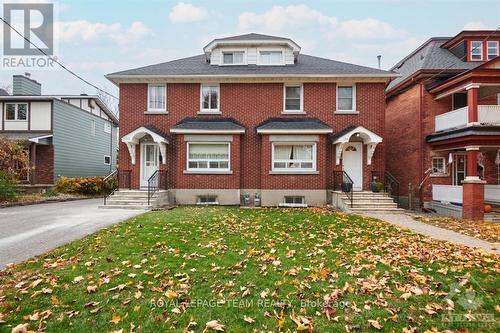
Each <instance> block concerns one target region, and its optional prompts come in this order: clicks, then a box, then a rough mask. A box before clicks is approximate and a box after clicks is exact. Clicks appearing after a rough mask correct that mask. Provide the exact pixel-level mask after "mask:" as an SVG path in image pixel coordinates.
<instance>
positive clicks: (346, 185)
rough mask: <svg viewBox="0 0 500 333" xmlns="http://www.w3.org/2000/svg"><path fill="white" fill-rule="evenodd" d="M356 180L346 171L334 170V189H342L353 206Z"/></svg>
mask: <svg viewBox="0 0 500 333" xmlns="http://www.w3.org/2000/svg"><path fill="white" fill-rule="evenodd" d="M353 188H354V182H353V181H352V179H351V177H349V175H348V174H347V172H345V171H334V172H333V190H334V191H342V192H343V193H344V194H345V195H346V196H347V198H348V199H349V201H350V202H351V207H352V206H353V201H354V193H353Z"/></svg>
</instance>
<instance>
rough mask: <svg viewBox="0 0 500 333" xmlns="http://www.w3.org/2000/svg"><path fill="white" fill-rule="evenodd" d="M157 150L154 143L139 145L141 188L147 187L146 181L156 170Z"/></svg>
mask: <svg viewBox="0 0 500 333" xmlns="http://www.w3.org/2000/svg"><path fill="white" fill-rule="evenodd" d="M159 164H160V159H159V149H158V145H157V144H155V143H143V144H141V187H147V186H148V179H149V177H151V176H152V175H153V173H154V172H155V171H156V170H158V166H159Z"/></svg>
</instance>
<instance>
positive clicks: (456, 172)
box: [453, 154, 467, 186]
mask: <svg viewBox="0 0 500 333" xmlns="http://www.w3.org/2000/svg"><path fill="white" fill-rule="evenodd" d="M466 165H467V161H466V156H465V155H464V154H454V156H453V185H458V186H460V185H462V181H463V180H464V179H465V176H466Z"/></svg>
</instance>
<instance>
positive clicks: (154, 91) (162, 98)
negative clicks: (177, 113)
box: [148, 84, 167, 112]
mask: <svg viewBox="0 0 500 333" xmlns="http://www.w3.org/2000/svg"><path fill="white" fill-rule="evenodd" d="M166 95H167V88H166V86H165V85H164V84H150V85H148V112H166V111H167V97H166Z"/></svg>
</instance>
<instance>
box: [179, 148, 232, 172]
mask: <svg viewBox="0 0 500 333" xmlns="http://www.w3.org/2000/svg"><path fill="white" fill-rule="evenodd" d="M187 145H188V159H187V169H188V171H229V151H230V149H229V143H213V142H210V143H192V142H188V144H187Z"/></svg>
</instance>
